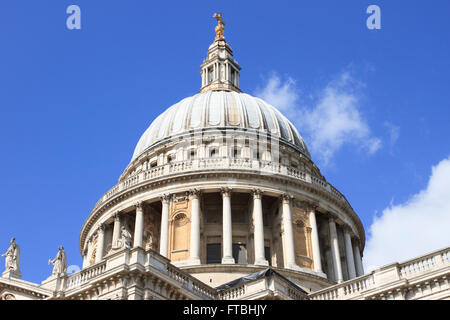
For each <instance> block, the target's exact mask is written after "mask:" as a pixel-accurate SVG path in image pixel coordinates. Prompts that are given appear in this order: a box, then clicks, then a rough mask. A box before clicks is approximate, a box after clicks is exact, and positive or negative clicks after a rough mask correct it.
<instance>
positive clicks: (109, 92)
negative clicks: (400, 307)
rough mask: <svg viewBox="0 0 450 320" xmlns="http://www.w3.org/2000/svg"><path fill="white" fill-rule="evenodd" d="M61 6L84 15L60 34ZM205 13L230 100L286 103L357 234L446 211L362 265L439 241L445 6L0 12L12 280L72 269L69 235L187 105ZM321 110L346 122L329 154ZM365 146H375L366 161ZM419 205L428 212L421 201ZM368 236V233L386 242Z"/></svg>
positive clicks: (206, 41) (123, 4) (246, 5)
mask: <svg viewBox="0 0 450 320" xmlns="http://www.w3.org/2000/svg"><path fill="white" fill-rule="evenodd" d="M71 4H76V5H79V6H80V8H81V19H82V22H81V23H82V28H81V30H68V29H67V28H66V19H67V17H68V15H67V14H66V8H67V7H68V6H69V5H71ZM370 4H376V5H378V6H380V8H381V26H382V28H381V30H368V29H367V28H366V19H367V17H368V14H366V8H367V7H368V6H369V5H370ZM217 11H221V12H222V13H223V16H224V20H225V21H226V22H227V25H226V31H225V37H226V39H227V41H228V43H229V44H230V45H231V46H232V48H233V50H234V54H235V58H236V60H237V61H238V62H239V64H240V65H241V66H242V68H243V69H242V71H241V79H240V85H241V89H242V90H243V91H244V92H247V93H250V94H259V95H264V94H271V95H268V96H270V97H271V98H273V99H275V100H276V101H283V99H282V98H285V97H290V98H291V100H288V102H289V101H290V102H292V105H291V106H289V108H291V109H290V110H287V116H288V117H289V118H290V119H291V120H292V121H293V122H294V123H296V125H297V126H298V129H299V131H300V133H301V134H302V135H303V136H304V138H305V140H306V142H307V144H308V146H309V147H310V149H312V156H313V158H314V160H315V161H316V162H317V164H318V165H319V167H320V168H321V171H322V173H323V174H324V175H325V176H326V178H327V180H328V181H329V182H331V183H332V184H333V185H334V186H335V187H337V188H338V189H339V190H340V191H341V192H342V193H343V194H344V195H345V196H346V197H347V199H348V200H349V202H350V203H351V205H352V207H353V208H354V209H355V211H356V212H357V213H358V215H359V216H360V218H361V220H362V222H363V224H364V226H365V228H366V232H367V233H368V236H369V230H372V229H370V228H371V226H372V223H373V221H374V216H375V215H378V217H379V221H378V222H379V223H378V226H382V225H384V224H389V221H390V219H388V216H389V215H391V216H393V215H396V214H397V213H398V212H399V211H398V210H400V209H401V210H403V211H405V210H406V213H398V215H400V217H401V218H400V219H399V220H398V221H399V222H397V225H395V226H398V224H400V225H401V227H402V226H403V222H404V221H407V220H409V219H408V217H409V216H408V215H410V216H415V215H416V213H417V212H418V213H417V215H422V216H421V217H422V218H423V217H424V215H426V217H429V218H430V219H429V220H431V219H432V217H433V212H440V214H442V213H443V212H444V213H446V214H444V215H443V216H439V218H442V219H444V220H443V221H442V220H441V221H439V222H438V223H437V225H438V226H439V227H440V228H441V229H437V230H436V229H433V228H435V226H433V225H430V226H428V225H426V226H421V228H422V229H421V230H420V231H417V230H415V229H414V228H413V229H414V230H413V229H408V228H404V229H402V230H403V231H402V232H403V233H399V234H400V236H397V238H395V237H394V238H392V239H390V240H389V239H388V238H389V237H388V236H386V237H384V236H382V237H381V238H382V239H388V240H386V241H387V242H385V243H384V244H382V241H381V240H380V241H381V242H379V243H381V244H378V248H377V249H373V251H374V252H375V251H377V250H378V251H379V250H380V249H379V248H380V246H381V248H384V247H383V246H394V244H395V242H396V241H397V240H398V239H402V238H403V236H411V235H414V237H415V238H420V239H424V240H423V241H425V242H427V241H426V240H427V239H438V238H439V239H438V241H435V242H433V241H430V242H427V245H426V246H424V247H423V248H422V247H421V248H420V250H434V249H439V247H435V246H438V245H440V246H441V247H443V246H445V245H448V244H449V243H450V236H449V235H448V233H446V232H443V231H442V230H445V228H447V229H446V230H449V229H450V224H447V223H448V221H449V220H448V216H449V215H450V205H449V203H448V202H449V201H450V200H449V199H450V191H449V190H450V187H449V188H446V187H447V186H448V184H446V183H447V181H450V174H448V170H446V169H447V166H449V164H448V162H447V161H446V159H447V158H448V157H449V156H450V142H449V139H448V137H449V136H450V126H449V123H450V121H449V120H450V102H449V101H450V90H449V89H450V81H449V74H450V59H449V56H450V41H449V40H450V39H449V25H448V17H447V15H448V12H450V2H448V1H446V0H435V1H433V2H432V3H430V2H429V1H423V0H422V1H379V0H373V1H345V2H344V1H339V2H338V1H331V0H330V1H325V0H318V1H295V2H294V1H276V2H274V1H261V0H259V1H211V0H208V1H197V0H196V1H170V2H150V1H137V0H127V1H124V0H122V1H101V0H96V1H80V0H71V1H65V0H59V1H54V0H40V1H24V0H14V1H13V0H3V1H1V3H0V41H1V42H0V43H1V50H0V108H1V118H0V119H1V126H0V147H1V155H2V156H1V157H0V167H1V168H2V179H1V183H0V203H1V204H2V206H1V209H0V217H1V223H0V250H2V251H3V252H4V251H6V249H7V247H8V244H9V240H10V238H11V237H12V236H14V237H16V239H17V243H18V244H19V245H20V246H21V269H22V274H23V279H25V280H30V281H35V282H40V281H42V280H44V279H45V278H46V277H47V276H48V275H50V273H51V268H50V267H49V266H48V265H47V261H48V259H49V258H50V257H52V258H53V257H54V255H55V254H56V253H57V249H58V246H59V245H63V246H64V247H65V249H66V251H67V254H68V263H69V264H76V265H80V266H81V256H80V253H79V249H78V236H79V231H80V229H81V226H82V224H83V222H84V220H85V219H86V217H87V216H88V215H89V213H90V210H91V209H92V207H93V205H94V204H95V203H96V202H97V200H98V199H99V198H100V196H101V195H102V194H103V193H104V192H105V191H107V190H108V189H109V188H110V187H112V186H113V185H114V184H116V182H117V179H118V177H119V175H120V174H121V173H122V172H123V170H124V169H125V167H126V166H127V164H128V162H129V161H130V159H131V156H132V153H133V150H134V147H135V145H136V143H137V141H138V139H139V137H140V135H141V134H142V133H143V132H144V131H145V129H146V128H147V127H148V126H149V124H150V123H151V121H152V120H153V119H154V118H155V117H156V116H157V115H158V114H160V113H161V112H163V111H164V110H165V109H166V108H167V107H169V106H171V105H172V104H174V103H176V102H178V101H179V100H181V99H182V98H184V97H187V96H190V95H193V94H195V93H197V92H198V90H199V88H200V75H199V71H200V67H199V66H200V64H201V62H202V61H203V59H204V58H205V56H206V51H207V48H208V46H209V45H210V44H211V43H212V41H213V39H214V32H213V28H214V25H215V20H214V19H213V18H212V14H213V13H214V12H217ZM271 81H272V82H271ZM270 84H272V87H270ZM274 88H275V91H276V92H274V90H270V89H274ZM278 89H279V90H278ZM283 90H284V91H283ZM277 92H278V94H277ZM280 92H281V93H282V94H281V95H280V94H279V93H280ZM274 95H275V96H274ZM277 99H278V100H277ZM279 99H281V100H279ZM330 99H331V100H330ZM333 99H337V100H333ZM330 101H340V102H342V106H343V107H342V108H346V109H345V110H346V111H347V112H348V115H350V118H348V119H347V120H350V121H351V123H352V124H356V127H355V129H354V130H350V131H347V132H345V131H344V132H342V131H341V132H339V133H340V135H339V141H338V143H336V141H334V140H333V139H329V137H325V138H324V139H325V140H323V139H322V140H320V139H318V138H317V135H318V134H321V133H323V130H317V128H314V126H312V125H311V121H312V120H313V119H314V115H317V114H321V111H323V110H330V109H327V108H328V107H329V104H327V103H329V102H330ZM269 102H271V101H269ZM280 103H281V102H280ZM280 109H282V108H280ZM293 117H294V118H293ZM308 119H309V122H308ZM344 121H345V119H344ZM302 125H303V126H304V127H302ZM321 125H323V127H322V128H329V127H330V126H329V124H328V123H327V122H324V123H321ZM322 138H323V137H322ZM327 139H328V140H327ZM309 141H313V143H312V145H313V146H315V147H311V144H310V143H309ZM368 141H372V142H373V141H379V143H378V144H377V146H376V147H374V148H372V149H370V146H369V145H368V144H367V143H368ZM323 148H326V149H327V150H331V154H330V153H328V154H327V155H326V156H324V154H323V150H324V149H323ZM449 162H450V160H449ZM433 166H434V168H435V170H434V171H433V174H434V173H435V174H436V177H435V178H436V179H435V180H433V181H439V183H438V182H436V185H437V187H436V189H437V190H439V192H440V197H439V199H441V200H442V201H440V202H439V204H436V205H435V202H433V203H432V204H430V205H426V206H425V207H426V208H433V210H431V211H430V212H424V211H423V210H422V209H417V208H423V206H421V205H423V203H424V202H425V203H427V204H428V202H427V201H431V202H432V201H433V199H435V198H436V197H433V194H432V191H433V190H435V189H434V188H431V187H430V185H431V184H432V183H431V181H432V179H430V176H432V167H433ZM447 174H448V176H447ZM433 177H434V176H433ZM447 177H448V179H447ZM433 185H434V184H433ZM427 195H429V199H431V200H423V199H422V198H426V196H427ZM421 197H422V198H421ZM421 199H422V200H423V201H422V200H421ZM426 199H428V198H426ZM414 201H418V202H419V205H417V206H415V205H414V204H415V202H414ZM420 201H422V202H420ZM441 202H442V203H441ZM447 209H448V210H449V211H445V210H447ZM401 210H400V211H401ZM411 210H416V211H414V214H413V213H411V212H412V211H411ZM403 211H402V212H403ZM425 211H426V210H425ZM383 216H384V217H385V218H386V219H384V220H383ZM445 219H447V220H445ZM412 221H413V222H412V223H413V226H414V223H415V222H414V221H415V220H412ZM417 221H419V220H417ZM415 225H416V226H417V225H418V222H417V223H415ZM392 227H393V225H392V224H391V225H390V228H392ZM399 227H400V226H399ZM442 227H445V228H444V229H443V228H442ZM380 228H381V229H382V230H380V231H379V234H380V235H382V234H383V235H384V233H383V232H386V234H388V235H389V234H391V233H392V232H389V231H388V230H390V229H389V227H380ZM411 228H412V227H411ZM373 230H379V228H374V229H373ZM391 230H392V229H391ZM430 230H431V231H430ZM433 230H434V231H433ZM417 232H420V234H417ZM378 237H379V238H380V236H378ZM399 237H400V238H399ZM374 238H376V235H374ZM390 241H391V242H390ZM375 242H376V241H374V242H373V243H374V244H373V246H376V244H375ZM377 243H378V242H377ZM403 249H404V247H401V246H398V248H397V251H396V252H403V251H404V250H403ZM382 251H383V250H382ZM3 252H2V253H3ZM420 252H423V251H419V252H418V253H417V254H420ZM415 253H416V252H411V253H410V254H415ZM423 253H425V252H423ZM366 254H367V253H366ZM375 256H376V255H375ZM392 257H398V258H399V259H401V258H403V257H401V256H398V255H394V256H392V255H391V256H389V257H388V258H389V259H391V258H392ZM404 258H407V257H406V256H405V257H404ZM374 259H375V258H374ZM379 259H381V257H380V258H379ZM375 260H376V259H375ZM390 261H392V262H393V261H394V260H390ZM1 263H2V265H3V262H1ZM377 263H378V262H375V264H377ZM379 263H382V262H381V260H380V262H379ZM379 263H378V264H379ZM383 263H384V261H383ZM2 268H3V266H2Z"/></svg>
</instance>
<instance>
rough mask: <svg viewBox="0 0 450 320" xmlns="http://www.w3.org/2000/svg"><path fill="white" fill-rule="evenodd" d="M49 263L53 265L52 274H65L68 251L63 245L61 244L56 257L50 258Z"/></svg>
mask: <svg viewBox="0 0 450 320" xmlns="http://www.w3.org/2000/svg"><path fill="white" fill-rule="evenodd" d="M48 264H49V265H50V264H52V265H53V271H52V276H54V275H56V276H59V275H65V274H66V272H67V258H66V252H65V251H64V248H63V246H59V251H58V253H57V254H56V257H55V259H53V260H50V259H49V260H48Z"/></svg>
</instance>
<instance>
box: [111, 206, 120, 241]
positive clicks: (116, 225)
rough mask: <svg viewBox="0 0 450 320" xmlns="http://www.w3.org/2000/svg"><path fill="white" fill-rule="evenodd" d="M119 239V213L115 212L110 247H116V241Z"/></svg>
mask: <svg viewBox="0 0 450 320" xmlns="http://www.w3.org/2000/svg"><path fill="white" fill-rule="evenodd" d="M119 239H120V213H119V212H116V213H115V214H114V229H113V237H112V244H111V247H112V248H113V249H116V248H117V247H118V241H119Z"/></svg>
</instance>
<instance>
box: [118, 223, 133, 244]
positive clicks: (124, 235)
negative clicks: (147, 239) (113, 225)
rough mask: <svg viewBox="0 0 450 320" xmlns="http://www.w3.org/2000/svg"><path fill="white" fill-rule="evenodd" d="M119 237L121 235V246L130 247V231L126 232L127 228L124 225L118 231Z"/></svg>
mask: <svg viewBox="0 0 450 320" xmlns="http://www.w3.org/2000/svg"><path fill="white" fill-rule="evenodd" d="M120 237H121V242H122V245H121V247H122V248H123V247H125V248H128V249H130V248H131V234H130V232H128V230H127V228H125V226H122V230H121V232H120Z"/></svg>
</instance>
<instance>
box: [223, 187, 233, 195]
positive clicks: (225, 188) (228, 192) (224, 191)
mask: <svg viewBox="0 0 450 320" xmlns="http://www.w3.org/2000/svg"><path fill="white" fill-rule="evenodd" d="M231 190H232V189H231V188H228V187H222V188H220V193H221V194H222V196H223V197H229V196H230V195H231Z"/></svg>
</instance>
